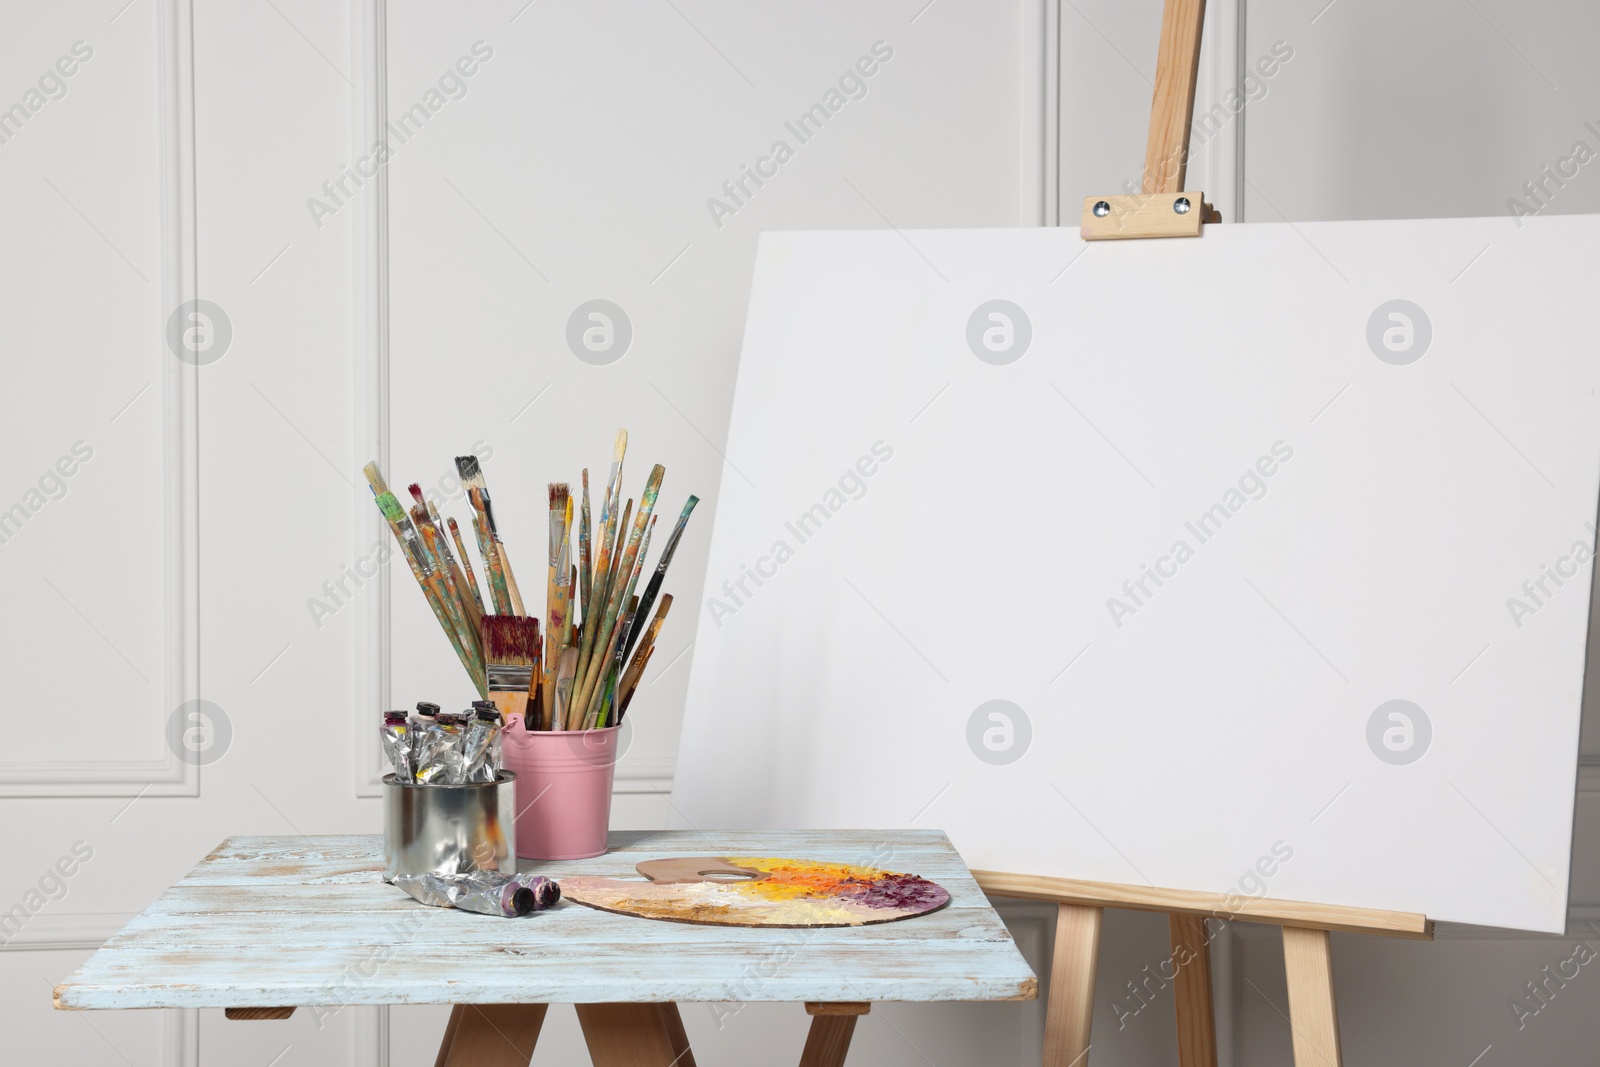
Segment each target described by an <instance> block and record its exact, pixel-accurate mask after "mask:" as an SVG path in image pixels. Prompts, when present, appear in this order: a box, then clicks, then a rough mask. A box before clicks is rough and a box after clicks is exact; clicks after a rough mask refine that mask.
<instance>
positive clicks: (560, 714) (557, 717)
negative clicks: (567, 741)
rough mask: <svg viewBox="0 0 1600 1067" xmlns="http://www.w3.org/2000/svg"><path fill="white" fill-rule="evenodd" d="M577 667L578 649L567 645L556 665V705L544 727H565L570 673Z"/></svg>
mask: <svg viewBox="0 0 1600 1067" xmlns="http://www.w3.org/2000/svg"><path fill="white" fill-rule="evenodd" d="M577 669H578V650H577V649H576V648H573V647H572V646H571V645H568V646H567V647H566V648H564V649H563V650H562V651H561V661H560V663H559V664H558V665H557V666H556V706H555V710H554V713H553V714H552V715H551V716H550V722H549V724H548V725H547V726H546V727H545V728H546V729H549V730H564V729H566V715H567V705H568V704H569V703H571V701H572V675H573V672H575V671H576V670H577Z"/></svg>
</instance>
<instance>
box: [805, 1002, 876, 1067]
mask: <svg viewBox="0 0 1600 1067" xmlns="http://www.w3.org/2000/svg"><path fill="white" fill-rule="evenodd" d="M871 1010H872V1005H871V1004H856V1003H850V1004H811V1003H808V1004H806V1012H807V1013H808V1014H809V1015H810V1016H811V1032H810V1033H808V1034H807V1035H806V1047H805V1051H804V1052H802V1053H801V1054H800V1067H844V1058H845V1056H846V1055H848V1054H849V1052H850V1038H851V1037H853V1036H854V1035H855V1032H856V1019H858V1018H860V1017H861V1016H863V1015H865V1014H867V1012H869V1011H871Z"/></svg>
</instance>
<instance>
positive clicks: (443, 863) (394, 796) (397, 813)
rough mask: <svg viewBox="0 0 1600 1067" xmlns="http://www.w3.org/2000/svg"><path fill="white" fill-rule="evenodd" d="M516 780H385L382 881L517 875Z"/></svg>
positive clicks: (511, 776)
mask: <svg viewBox="0 0 1600 1067" xmlns="http://www.w3.org/2000/svg"><path fill="white" fill-rule="evenodd" d="M516 779H517V776H516V775H515V774H513V773H511V772H509V771H506V772H502V773H501V775H500V777H499V778H498V779H497V780H495V781H493V782H472V783H469V784H467V785H412V784H409V783H404V782H400V781H397V780H396V779H395V776H394V775H392V774H386V775H384V776H383V878H384V881H386V882H387V881H391V880H393V879H394V877H395V876H396V875H400V874H443V875H453V874H469V873H471V872H472V871H499V872H501V873H502V874H515V873H516V871H517V852H516V848H515V846H514V844H513V842H514V840H515V836H514V835H515V829H514V824H515V820H516V812H517V782H516Z"/></svg>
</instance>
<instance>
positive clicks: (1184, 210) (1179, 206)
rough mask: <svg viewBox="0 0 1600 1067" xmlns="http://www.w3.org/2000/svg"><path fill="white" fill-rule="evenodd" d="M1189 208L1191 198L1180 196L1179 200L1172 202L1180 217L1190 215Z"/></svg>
mask: <svg viewBox="0 0 1600 1067" xmlns="http://www.w3.org/2000/svg"><path fill="white" fill-rule="evenodd" d="M1189 207H1190V204H1189V198H1188V197H1187V196H1180V197H1178V199H1176V200H1174V201H1173V202H1172V210H1173V211H1176V212H1177V213H1178V214H1180V215H1187V214H1188V213H1189Z"/></svg>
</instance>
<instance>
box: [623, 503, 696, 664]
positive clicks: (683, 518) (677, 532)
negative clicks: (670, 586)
mask: <svg viewBox="0 0 1600 1067" xmlns="http://www.w3.org/2000/svg"><path fill="white" fill-rule="evenodd" d="M698 503H700V498H699V497H697V496H694V495H690V497H689V499H688V500H687V501H686V502H685V503H684V505H683V511H681V512H679V513H678V522H677V524H676V525H675V526H673V527H672V532H671V533H670V534H668V535H667V543H666V546H665V547H663V548H662V549H661V561H660V562H659V563H657V564H656V572H655V573H654V574H652V575H651V576H650V583H649V584H648V585H646V586H645V587H644V595H643V596H641V597H640V598H639V617H640V618H641V619H643V618H648V617H649V615H650V609H651V608H652V607H653V606H654V605H655V602H656V594H657V593H659V592H660V591H661V583H662V581H664V580H665V579H666V577H667V564H669V563H671V562H672V554H673V553H674V552H676V551H677V550H678V539H679V538H681V537H682V536H683V528H684V527H685V526H687V525H689V514H690V512H692V511H694V506H695V505H696V504H698ZM640 632H641V631H639V630H635V631H634V632H633V633H632V634H631V635H630V636H629V637H628V652H630V653H631V652H632V651H633V646H634V645H636V644H637V643H638V641H639V634H640Z"/></svg>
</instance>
